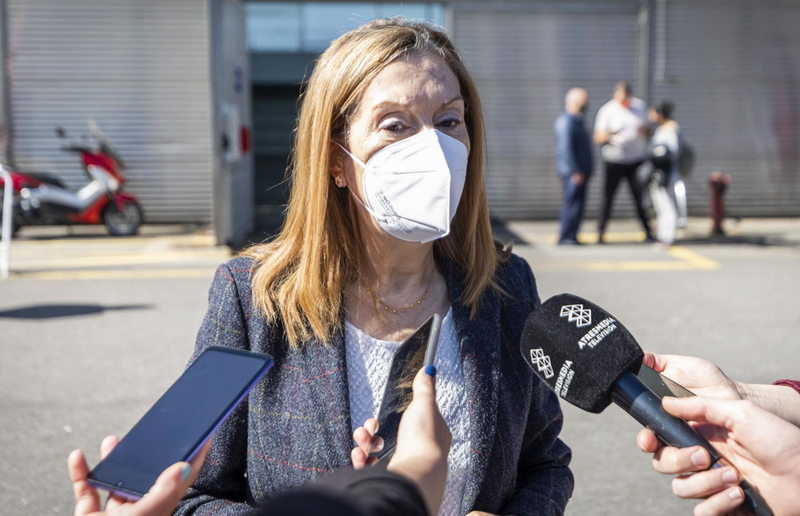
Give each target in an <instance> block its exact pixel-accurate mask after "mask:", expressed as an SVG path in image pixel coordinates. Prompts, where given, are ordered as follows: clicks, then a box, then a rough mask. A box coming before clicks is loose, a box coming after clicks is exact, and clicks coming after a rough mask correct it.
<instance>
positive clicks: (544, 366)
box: [531, 348, 555, 379]
mask: <svg viewBox="0 0 800 516" xmlns="http://www.w3.org/2000/svg"><path fill="white" fill-rule="evenodd" d="M531 364H533V365H535V366H536V369H537V370H538V371H539V372H540V373H544V377H545V378H547V379H550V378H552V377H553V376H555V373H554V372H553V366H552V365H550V357H549V356H547V355H545V354H544V350H542V349H541V348H539V349H532V350H531Z"/></svg>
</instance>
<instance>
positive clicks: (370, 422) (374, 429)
mask: <svg viewBox="0 0 800 516" xmlns="http://www.w3.org/2000/svg"><path fill="white" fill-rule="evenodd" d="M364 428H366V429H367V432H369V433H370V434H371V435H375V434H377V433H378V420H377V419H375V418H374V417H373V418H370V419H367V420H366V421H365V422H364Z"/></svg>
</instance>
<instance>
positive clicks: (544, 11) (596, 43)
mask: <svg viewBox="0 0 800 516" xmlns="http://www.w3.org/2000/svg"><path fill="white" fill-rule="evenodd" d="M452 29H453V33H454V36H455V41H456V44H457V46H458V48H459V50H460V52H461V53H462V56H463V58H464V60H465V62H466V64H467V66H468V68H469V70H470V72H471V73H472V74H473V76H474V78H475V80H476V82H477V84H478V87H479V89H480V92H481V99H482V101H483V102H484V112H485V115H486V129H487V135H488V168H487V189H488V196H489V205H490V207H491V211H492V214H493V215H494V216H499V217H509V218H553V217H557V216H558V210H559V207H560V203H561V195H562V194H561V185H560V183H559V181H558V179H557V178H556V175H555V158H554V154H553V153H554V141H553V123H554V122H555V119H556V117H557V116H558V114H559V113H560V112H561V111H562V110H563V108H564V94H565V93H566V92H567V90H568V89H569V88H571V87H574V86H581V87H583V88H586V90H587V91H588V92H589V96H590V98H591V105H590V111H589V113H588V115H587V122H588V123H587V125H588V126H589V129H590V130H591V129H592V126H593V124H594V118H595V114H596V113H597V109H598V108H599V107H600V106H601V105H602V104H604V103H605V102H606V101H607V100H609V99H610V97H611V92H612V89H613V86H614V84H615V82H616V81H619V80H627V81H629V82H631V84H632V85H633V87H634V89H635V90H638V88H637V86H638V83H637V78H638V77H639V68H638V62H639V61H638V58H639V54H638V47H639V26H638V3H637V2H635V1H627V2H625V1H622V2H592V1H586V0H584V1H582V2H558V3H555V2H535V1H534V2H524V3H522V2H480V3H478V2H475V3H472V2H470V3H466V2H464V3H462V2H457V3H455V5H454V8H453V23H452ZM601 186H602V173H601V171H600V162H599V158H598V159H597V161H596V166H595V176H594V181H593V182H592V183H590V186H589V203H588V206H587V212H586V213H587V216H589V217H594V216H596V214H597V210H598V209H599V199H600V193H601ZM620 190H624V188H620ZM632 213H633V211H632V202H631V200H630V195H629V194H628V192H626V191H625V192H620V191H618V192H617V200H616V203H615V209H614V215H620V216H628V215H631V214H632Z"/></svg>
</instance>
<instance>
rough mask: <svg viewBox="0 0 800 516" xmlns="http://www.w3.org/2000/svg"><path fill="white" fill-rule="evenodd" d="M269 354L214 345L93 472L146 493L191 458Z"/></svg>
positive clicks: (94, 477) (121, 488)
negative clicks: (171, 469) (159, 480)
mask: <svg viewBox="0 0 800 516" xmlns="http://www.w3.org/2000/svg"><path fill="white" fill-rule="evenodd" d="M272 363H273V360H272V357H270V356H269V355H264V354H259V353H251V352H247V351H241V350H236V349H230V348H223V347H210V348H208V349H206V351H205V352H203V353H202V354H201V355H200V356H199V357H198V358H197V360H195V362H194V363H193V364H192V365H191V366H189V367H188V368H187V369H186V371H184V373H183V375H181V377H180V378H178V380H177V381H176V382H175V383H174V384H173V385H172V386H171V387H170V388H169V389H168V390H167V392H166V393H164V395H163V396H162V397H161V398H160V399H159V400H158V401H157V402H156V403H155V405H153V407H152V408H150V410H149V411H148V412H147V413H146V414H145V415H144V416H143V417H142V419H140V420H139V422H138V423H136V425H134V427H133V428H132V429H131V430H130V432H128V434H127V435H126V436H125V437H124V438H123V439H122V441H120V442H119V444H117V446H116V447H114V449H113V450H112V451H111V453H109V454H108V455H107V456H106V457H105V458H104V459H103V460H102V461H100V463H99V464H98V465H97V466H95V468H94V469H93V470H92V471H91V472H90V473H89V475H88V479H87V482H88V483H89V484H90V485H92V486H94V487H97V488H100V489H104V490H106V491H110V492H112V493H115V494H117V495H118V496H121V497H123V498H126V499H130V500H136V499H139V498H141V497H142V496H144V494H145V493H147V492H148V491H149V490H150V488H151V487H152V486H153V484H154V483H155V482H156V479H158V477H159V475H161V473H162V472H163V471H164V470H165V469H167V468H168V467H169V466H171V465H172V464H175V463H176V462H189V461H191V460H192V459H193V458H194V456H195V455H196V454H197V453H198V452H199V451H200V450H201V449H202V448H203V445H204V444H205V443H206V442H207V441H208V440H209V439H210V438H211V436H212V435H213V433H214V431H215V430H216V429H217V427H218V426H219V425H220V424H222V422H223V421H224V420H225V419H226V418H227V417H228V416H229V415H230V414H231V412H233V409H234V408H236V406H237V405H238V404H239V403H240V402H241V401H242V400H243V399H244V397H245V396H246V395H247V393H248V392H249V391H250V389H252V388H253V386H254V385H255V384H256V383H257V382H258V380H260V379H261V378H262V377H263V376H264V374H265V373H266V372H267V370H269V368H270V367H271V366H272Z"/></svg>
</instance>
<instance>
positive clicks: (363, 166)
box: [331, 140, 388, 223]
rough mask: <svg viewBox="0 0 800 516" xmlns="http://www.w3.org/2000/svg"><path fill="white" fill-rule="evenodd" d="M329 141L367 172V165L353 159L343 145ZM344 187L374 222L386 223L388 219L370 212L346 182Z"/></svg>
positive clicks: (370, 209)
mask: <svg viewBox="0 0 800 516" xmlns="http://www.w3.org/2000/svg"><path fill="white" fill-rule="evenodd" d="M331 141H332V142H333V143H335V144H336V145H338V146H339V148H340V149H342V150H343V151H344V152H345V153H346V154H347V155H348V156H350V157H351V158H352V159H353V161H355V162H356V163H358V164H359V165H360V166H361V168H363V169H364V172H366V171H367V165H366V163H364V162H363V161H361V160H360V159H358V158H357V157H355V156H354V155H353V154H352V153H351V152H350V151H349V150H347V149H345V148H344V145H342V144H341V143H339V142H337V141H336V140H331ZM346 186H347V189H348V190H349V191H350V195H352V196H353V199H355V200H356V202H357V203H358V204H360V205H361V206H362V207H363V208H364V209H365V210H367V213H369V214H370V215H372V216H373V217H374V218H375V219H376V220H378V221H379V222H384V223H386V222H388V219H387V218H386V217H382V216H380V215H378V214H377V213H375V212H374V211H373V210H372V208H370V207H369V206H367V204H366V203H365V202H364V201H362V200H361V199H360V198H359V197H358V195H357V194H356V192H354V191H353V189H352V188H350V183H349V182H348V184H347V185H346Z"/></svg>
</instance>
